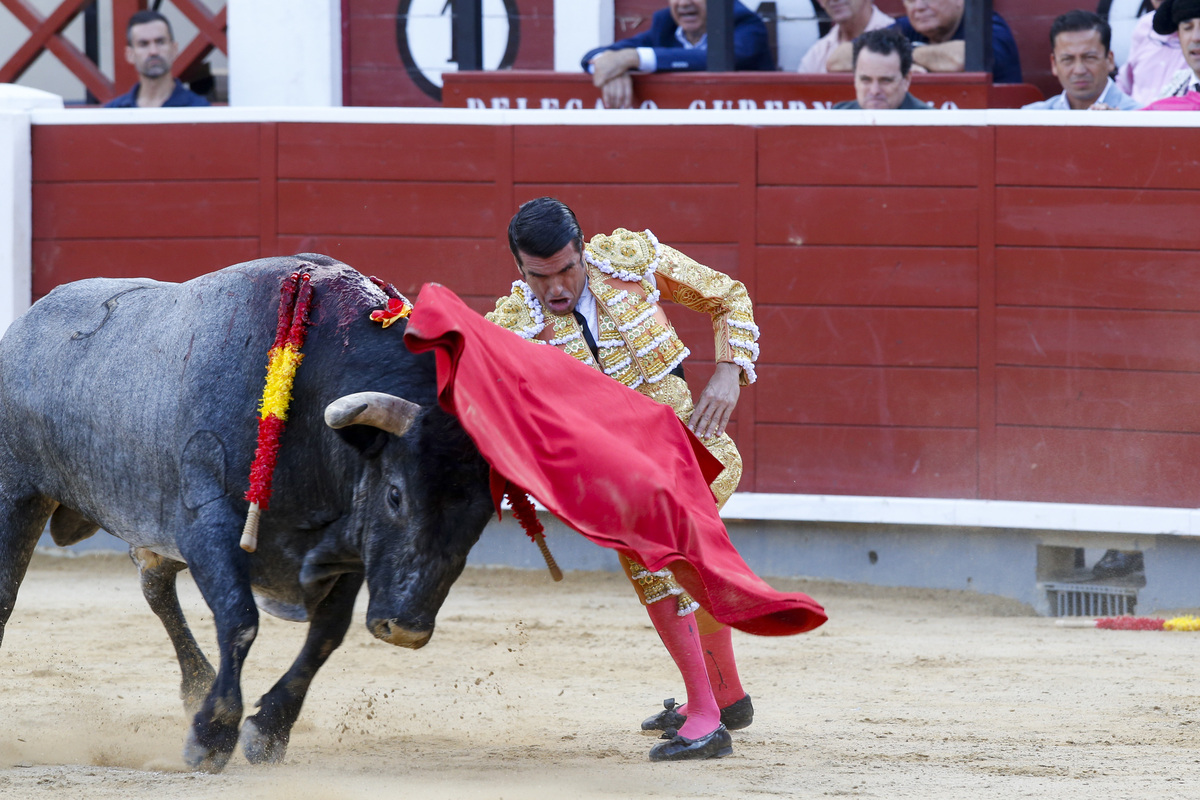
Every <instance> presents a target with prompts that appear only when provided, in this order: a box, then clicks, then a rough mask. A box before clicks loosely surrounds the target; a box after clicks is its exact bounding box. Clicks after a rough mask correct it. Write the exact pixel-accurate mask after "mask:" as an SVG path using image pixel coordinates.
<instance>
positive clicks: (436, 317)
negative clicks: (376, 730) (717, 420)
mask: <svg viewBox="0 0 1200 800" xmlns="http://www.w3.org/2000/svg"><path fill="white" fill-rule="evenodd" d="M404 343H405V344H406V345H407V346H408V348H409V349H410V350H412V351H413V352H415V353H421V352H425V351H428V350H433V351H434V353H435V356H436V359H437V373H438V401H439V404H440V405H441V407H442V408H443V409H445V410H446V411H447V412H449V413H452V414H455V415H457V416H458V418H459V421H460V422H461V423H462V426H463V428H464V429H466V431H467V433H468V434H469V435H470V437H471V438H472V439H473V440H474V442H475V444H476V446H478V447H479V451H480V452H481V453H482V454H483V457H484V458H485V459H487V461H488V463H489V464H491V466H492V469H493V471H494V472H498V473H500V474H501V475H503V476H504V477H506V478H508V479H509V480H511V481H512V482H513V483H515V484H517V485H518V486H521V487H523V488H525V489H526V490H527V491H528V492H529V493H530V494H532V495H533V496H534V497H536V498H537V499H538V500H539V501H541V503H542V504H543V505H544V506H545V507H546V508H547V509H549V510H550V511H551V512H552V513H554V514H555V515H556V516H557V517H558V518H559V519H561V520H562V521H563V522H564V523H566V524H567V525H569V526H570V527H572V528H574V529H575V530H577V531H579V532H580V533H581V534H583V535H584V536H586V537H587V538H588V539H591V540H592V541H593V542H595V543H596V544H599V545H602V546H604V547H610V548H613V549H615V550H617V551H619V552H622V553H625V554H626V555H628V556H629V557H631V558H633V559H634V560H636V561H639V562H641V563H642V564H645V565H646V567H647V568H648V569H650V570H658V569H662V568H663V567H667V566H669V567H670V568H671V570H672V571H673V572H674V573H675V578H676V579H677V580H678V581H679V583H680V584H681V585H683V587H684V588H685V589H687V590H688V592H690V593H691V594H692V596H693V597H695V598H696V599H697V600H698V601H699V602H700V604H701V605H702V606H704V607H705V608H706V609H708V611H709V613H711V614H712V615H713V616H714V617H716V618H717V619H718V620H720V621H721V622H724V623H726V624H727V625H731V626H732V627H734V628H737V629H738V630H742V631H746V632H747V633H754V634H759V635H764V636H783V635H788V634H794V633H803V632H804V631H809V630H812V629H813V628H816V627H817V626H818V625H820V624H821V623H823V622H825V619H826V617H825V610H824V609H823V608H822V607H821V606H820V605H819V604H818V603H817V602H816V601H815V600H813V599H812V598H811V597H809V596H808V595H805V594H801V593H799V592H779V591H776V590H775V589H772V588H771V587H770V586H768V585H767V584H766V583H765V582H764V581H763V580H762V579H761V578H759V577H758V576H757V575H755V574H754V572H753V571H752V570H751V569H750V567H749V565H747V564H746V562H745V561H743V560H742V557H741V555H739V554H738V552H737V550H736V549H735V548H734V546H733V544H732V543H731V542H730V541H729V533H728V531H726V530H725V524H724V523H723V522H722V521H721V517H720V515H719V514H718V513H717V506H716V503H715V501H714V500H713V495H712V490H711V489H709V486H708V484H709V481H710V480H711V479H712V478H714V477H716V475H717V474H718V473H719V472H720V471H721V464H720V462H718V461H717V460H716V459H715V458H714V457H713V456H712V455H711V454H710V453H709V452H708V450H706V449H705V448H704V445H702V444H701V443H700V441H699V440H698V439H697V438H696V437H695V436H694V435H693V434H692V433H691V432H690V431H689V430H688V429H687V427H686V426H684V425H683V423H681V422H680V421H679V419H678V418H677V417H676V416H675V412H674V411H672V410H671V408H670V407H668V406H665V405H662V404H661V403H656V402H654V401H653V400H651V399H650V398H648V397H645V396H644V395H641V394H639V393H638V392H636V391H633V390H631V389H629V388H627V387H625V386H623V385H621V384H620V383H618V382H617V381H614V380H613V379H612V378H610V377H608V376H607V375H605V374H603V373H602V372H600V371H598V370H595V369H592V368H590V367H588V366H586V365H585V364H582V363H580V362H579V361H577V360H576V359H574V358H572V357H571V356H568V355H567V354H565V353H563V352H561V351H559V350H558V348H556V347H550V346H546V345H539V344H534V343H532V342H527V341H525V340H523V339H522V338H521V337H519V336H517V335H516V334H514V333H512V332H511V331H508V330H505V329H504V328H501V327H500V326H499V325H495V324H493V323H491V322H488V321H487V320H485V319H484V318H483V317H482V316H480V315H479V314H477V313H476V312H474V311H472V310H471V309H470V308H468V307H467V305H466V304H465V303H463V301H462V300H460V299H459V298H458V296H457V295H455V294H454V293H453V292H451V291H450V290H449V289H447V288H446V287H444V286H441V285H439V284H436V283H428V284H426V285H425V286H424V287H423V288H422V289H421V294H420V298H419V299H418V301H417V303H416V305H415V307H414V310H413V313H412V316H411V317H410V319H409V321H408V329H407V331H406V332H405V334H404ZM706 473H707V474H706ZM493 485H495V482H493ZM500 485H501V486H502V485H503V484H502V483H501V484H500ZM496 499H497V510H499V502H498V501H499V497H497V498H496Z"/></svg>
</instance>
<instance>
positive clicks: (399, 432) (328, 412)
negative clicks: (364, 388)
mask: <svg viewBox="0 0 1200 800" xmlns="http://www.w3.org/2000/svg"><path fill="white" fill-rule="evenodd" d="M419 413H421V407H420V406H419V405H417V404H416V403H410V402H409V401H407V400H405V399H404V398H403V397H396V396H395V395H394V394H384V393H383V392H358V393H356V394H348V395H346V396H345V397H339V398H338V399H337V400H334V401H333V402H332V403H330V404H329V405H327V406H325V424H326V425H328V426H329V427H331V428H344V427H346V426H347V425H371V426H374V427H376V428H379V429H380V430H385V431H387V432H388V433H392V434H395V435H396V436H403V435H404V434H405V432H407V431H408V429H409V428H410V427H412V424H413V420H415V419H416V418H417V414H419Z"/></svg>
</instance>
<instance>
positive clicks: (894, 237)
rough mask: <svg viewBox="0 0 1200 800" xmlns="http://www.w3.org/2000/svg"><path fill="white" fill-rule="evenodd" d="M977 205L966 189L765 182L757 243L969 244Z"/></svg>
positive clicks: (973, 240)
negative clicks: (805, 184) (808, 185)
mask: <svg viewBox="0 0 1200 800" xmlns="http://www.w3.org/2000/svg"><path fill="white" fill-rule="evenodd" d="M977 204H978V196H977V193H976V192H975V191H973V190H970V189H953V188H951V189H932V188H900V187H879V186H869V187H832V186H822V187H811V188H810V187H781V186H765V187H762V188H760V189H759V190H758V208H759V215H758V243H759V244H793V245H800V244H842V245H857V244H861V243H863V242H870V243H871V244H873V245H932V246H941V247H955V246H959V247H967V246H973V245H974V244H975V243H976V241H977V240H978V227H979V225H978V219H977V218H978V211H977Z"/></svg>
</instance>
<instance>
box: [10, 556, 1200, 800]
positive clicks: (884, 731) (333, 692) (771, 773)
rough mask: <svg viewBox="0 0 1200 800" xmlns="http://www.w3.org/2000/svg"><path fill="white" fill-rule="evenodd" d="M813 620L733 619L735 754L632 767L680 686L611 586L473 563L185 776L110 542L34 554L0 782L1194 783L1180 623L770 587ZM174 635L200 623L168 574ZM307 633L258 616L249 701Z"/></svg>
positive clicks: (835, 792) (759, 788) (158, 671)
mask: <svg viewBox="0 0 1200 800" xmlns="http://www.w3.org/2000/svg"><path fill="white" fill-rule="evenodd" d="M771 582H772V583H773V584H774V585H776V586H778V587H779V588H786V589H800V590H802V591H806V592H809V593H810V594H812V595H813V596H814V597H816V598H817V599H818V600H820V601H822V602H823V603H824V604H825V605H826V607H827V608H828V610H829V616H830V621H829V623H828V624H826V625H825V626H824V627H823V628H820V629H818V630H817V631H815V632H813V633H810V634H805V635H802V636H796V637H786V638H769V639H768V638H758V637H753V636H747V635H744V634H735V640H734V641H735V647H736V649H737V651H738V656H739V662H740V668H741V675H742V680H743V683H744V684H745V686H746V688H747V690H748V691H749V692H750V693H751V695H752V696H753V697H754V700H755V708H756V716H755V721H754V724H753V725H752V726H751V727H750V728H748V729H746V730H744V731H738V732H735V733H734V734H733V736H734V748H735V752H734V754H733V756H731V757H729V758H725V759H721V760H718V761H708V762H690V763H683V764H651V763H650V762H649V761H647V759H646V753H647V751H648V750H649V748H650V747H651V745H653V744H654V740H653V739H652V738H651V737H650V736H648V735H646V734H642V733H640V731H638V723H639V722H640V721H641V719H642V718H643V717H645V716H647V715H649V714H650V713H652V712H653V711H654V710H655V706H656V705H657V704H658V703H659V702H660V700H661V698H663V697H666V696H670V695H675V696H677V697H680V698H681V699H682V697H683V689H682V687H681V686H680V685H679V680H678V675H677V674H676V673H675V672H674V669H673V667H672V664H671V662H670V660H669V658H668V657H667V655H666V652H665V650H664V649H663V648H662V646H661V644H660V643H659V642H658V640H657V637H656V636H655V634H654V632H653V630H652V629H651V627H650V625H649V620H648V618H647V617H646V615H645V613H644V612H643V611H642V610H641V609H640V608H639V607H638V606H637V603H636V601H635V600H634V598H633V594H632V591H631V589H630V588H629V586H628V585H627V583H626V582H625V579H624V577H623V576H622V575H620V574H617V573H603V572H574V573H568V574H567V578H566V580H565V581H563V582H562V583H561V584H553V583H551V582H550V580H549V578H548V577H546V576H545V574H544V573H541V572H532V571H531V572H523V571H515V570H507V569H469V570H468V571H467V572H466V574H464V576H463V577H462V579H461V580H460V581H459V582H458V583H457V584H456V585H455V587H454V589H453V591H452V592H451V594H450V598H449V600H448V601H447V602H446V605H445V606H444V607H443V609H442V612H441V614H440V616H439V620H438V629H437V632H436V633H435V635H434V637H433V639H432V641H431V642H430V644H429V645H428V646H427V647H425V648H424V649H422V650H419V651H416V652H411V651H407V650H401V649H398V648H394V647H390V646H388V645H386V644H383V643H381V642H377V641H376V640H374V639H373V638H371V636H370V634H369V633H368V632H367V631H366V629H365V626H364V625H363V608H364V606H365V599H366V598H365V592H364V595H363V597H362V598H360V607H359V609H358V610H357V611H356V618H355V623H354V625H353V626H352V628H351V631H350V634H349V636H348V637H347V640H346V643H345V644H344V645H343V647H342V648H341V649H340V650H339V651H338V652H336V653H335V654H334V655H333V657H332V658H331V659H330V661H329V662H328V664H327V665H326V667H325V668H324V670H322V672H321V674H320V675H319V676H318V678H317V680H316V681H315V682H314V684H313V689H312V692H311V694H310V695H309V698H308V701H307V703H306V704H305V708H304V711H303V713H302V715H301V717H300V721H299V722H298V723H297V725H296V728H295V730H294V733H293V735H292V741H291V746H290V748H289V751H288V754H287V759H286V761H285V763H284V764H282V765H280V766H276V767H269V768H263V767H252V766H250V765H249V764H247V763H246V761H245V760H244V759H243V758H242V757H241V755H240V754H235V755H234V757H233V759H232V760H231V761H230V764H229V766H228V767H227V768H226V770H225V771H224V772H223V773H221V774H219V775H205V774H192V773H189V772H186V771H184V769H183V764H182V762H181V760H180V752H181V749H182V744H183V738H184V735H185V732H186V728H187V719H186V718H185V716H184V713H183V708H182V705H181V703H180V702H179V700H178V691H179V675H178V669H177V667H176V664H175V659H174V655H173V653H172V651H171V648H170V644H169V642H168V640H167V637H166V634H165V633H164V632H163V630H162V627H161V625H160V624H159V622H158V620H157V619H156V618H155V617H154V616H153V615H152V614H151V613H150V611H149V610H148V609H147V607H146V604H145V602H144V601H143V600H142V597H141V593H140V590H139V588H138V583H137V577H136V571H135V570H134V568H133V566H132V565H131V564H130V563H129V561H128V559H126V558H125V557H124V556H123V555H117V554H100V555H86V556H80V557H77V558H62V557H51V556H48V555H44V554H38V555H37V556H36V557H35V559H34V563H33V564H32V566H31V567H30V570H29V573H28V575H27V577H26V579H25V583H24V585H23V587H22V590H21V594H20V597H19V598H18V601H17V608H16V611H15V612H14V614H13V617H12V620H11V622H10V624H9V626H8V630H7V632H6V635H5V640H4V643H3V648H0V720H2V722H0V797H4V798H8V797H21V798H25V797H30V798H42V797H46V798H50V797H54V798H63V797H87V798H95V799H97V800H105V799H106V798H122V799H124V798H151V797H153V798H161V797H171V798H202V797H203V798H208V797H216V796H222V797H238V798H239V800H254V799H257V798H263V799H264V800H276V799H278V800H294V798H297V797H303V798H306V800H307V799H308V798H318V799H320V798H330V799H331V800H335V799H340V798H347V799H348V798H354V800H370V799H371V798H377V797H378V798H394V797H418V798H471V799H473V798H564V797H570V798H646V797H720V798H759V797H823V796H846V797H879V798H955V799H956V800H957V799H959V798H970V797H996V798H1007V797H1018V796H1035V797H1038V798H1040V799H1041V800H1053V799H1054V798H1068V797H1069V798H1076V797H1081V796H1088V797H1105V798H1107V797H1131V798H1135V797H1139V798H1140V797H1153V798H1174V797H1179V798H1184V797H1188V798H1191V797H1195V796H1196V793H1197V791H1198V790H1197V788H1196V787H1197V785H1198V780H1200V724H1197V722H1196V720H1197V718H1198V711H1200V691H1198V690H1197V688H1196V686H1197V684H1196V681H1195V676H1196V674H1197V672H1198V671H1200V667H1198V666H1197V663H1196V653H1197V650H1198V649H1200V635H1197V634H1187V633H1163V632H1157V633H1145V632H1124V631H1097V630H1086V629H1064V628H1060V627H1056V626H1055V624H1054V621H1053V620H1050V619H1043V618H1038V617H1035V616H1032V614H1031V612H1030V611H1029V609H1028V608H1026V607H1024V606H1021V605H1020V604H1017V603H1014V602H1011V601H1006V600H1002V599H999V598H995V597H988V596H982V595H975V594H969V593H964V592H950V591H927V590H904V589H884V588H878V587H870V586H861V585H847V584H837V583H827V582H817V581H798V580H788V579H776V580H772V581H771ZM180 590H181V596H182V600H183V605H184V609H185V612H187V613H188V615H189V618H190V619H191V621H192V623H193V627H194V629H195V630H196V633H197V638H199V639H200V640H201V643H202V645H203V646H204V647H205V648H206V650H207V651H208V652H209V653H210V654H211V653H213V652H214V651H215V646H214V644H213V634H212V625H211V618H210V617H209V614H208V610H207V608H206V607H205V606H204V605H203V603H202V601H201V600H200V597H199V593H198V592H197V591H196V589H195V586H194V585H193V584H192V583H191V582H190V580H189V579H188V578H187V577H186V573H185V574H184V575H182V576H181V577H180ZM303 633H304V629H303V628H302V627H301V626H298V625H296V624H294V623H288V622H283V621H280V620H276V619H274V618H271V617H267V616H265V615H264V617H263V620H262V625H261V628H260V632H259V636H258V640H257V642H256V643H255V645H254V647H253V649H252V650H251V653H250V658H249V661H248V662H247V665H246V670H245V675H244V679H243V683H242V685H243V690H244V692H245V697H246V706H247V712H248V713H252V708H253V705H254V702H255V700H256V699H257V697H258V696H259V695H261V694H262V693H263V692H265V691H266V690H267V689H269V688H270V686H271V684H272V683H273V682H274V681H275V680H276V679H277V678H278V677H279V676H280V675H281V674H282V673H283V672H284V670H285V669H286V667H287V665H288V663H290V661H291V659H292V657H293V656H294V655H295V653H296V652H298V651H299V648H300V645H301V642H302V639H303Z"/></svg>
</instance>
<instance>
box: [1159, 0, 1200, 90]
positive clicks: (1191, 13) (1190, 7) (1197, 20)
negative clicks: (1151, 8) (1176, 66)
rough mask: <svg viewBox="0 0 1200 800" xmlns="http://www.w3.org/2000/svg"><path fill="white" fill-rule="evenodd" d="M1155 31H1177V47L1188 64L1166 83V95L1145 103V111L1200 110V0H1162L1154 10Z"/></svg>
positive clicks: (1160, 33) (1163, 32)
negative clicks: (1146, 104) (1148, 103)
mask: <svg viewBox="0 0 1200 800" xmlns="http://www.w3.org/2000/svg"><path fill="white" fill-rule="evenodd" d="M1154 32H1155V33H1157V34H1159V35H1160V36H1168V35H1170V34H1171V33H1176V32H1177V33H1178V34H1179V47H1180V49H1181V50H1182V51H1183V58H1184V60H1185V61H1186V62H1187V67H1186V68H1185V69H1181V70H1180V71H1179V72H1178V73H1176V74H1175V76H1174V77H1173V78H1172V79H1171V80H1170V81H1169V82H1168V84H1167V86H1166V87H1165V93H1166V95H1167V96H1166V97H1164V98H1163V99H1162V100H1156V101H1155V102H1153V103H1151V104H1150V105H1148V106H1146V110H1147V111H1200V0H1163V3H1162V5H1160V6H1159V7H1158V10H1156V11H1155V12H1154Z"/></svg>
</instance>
